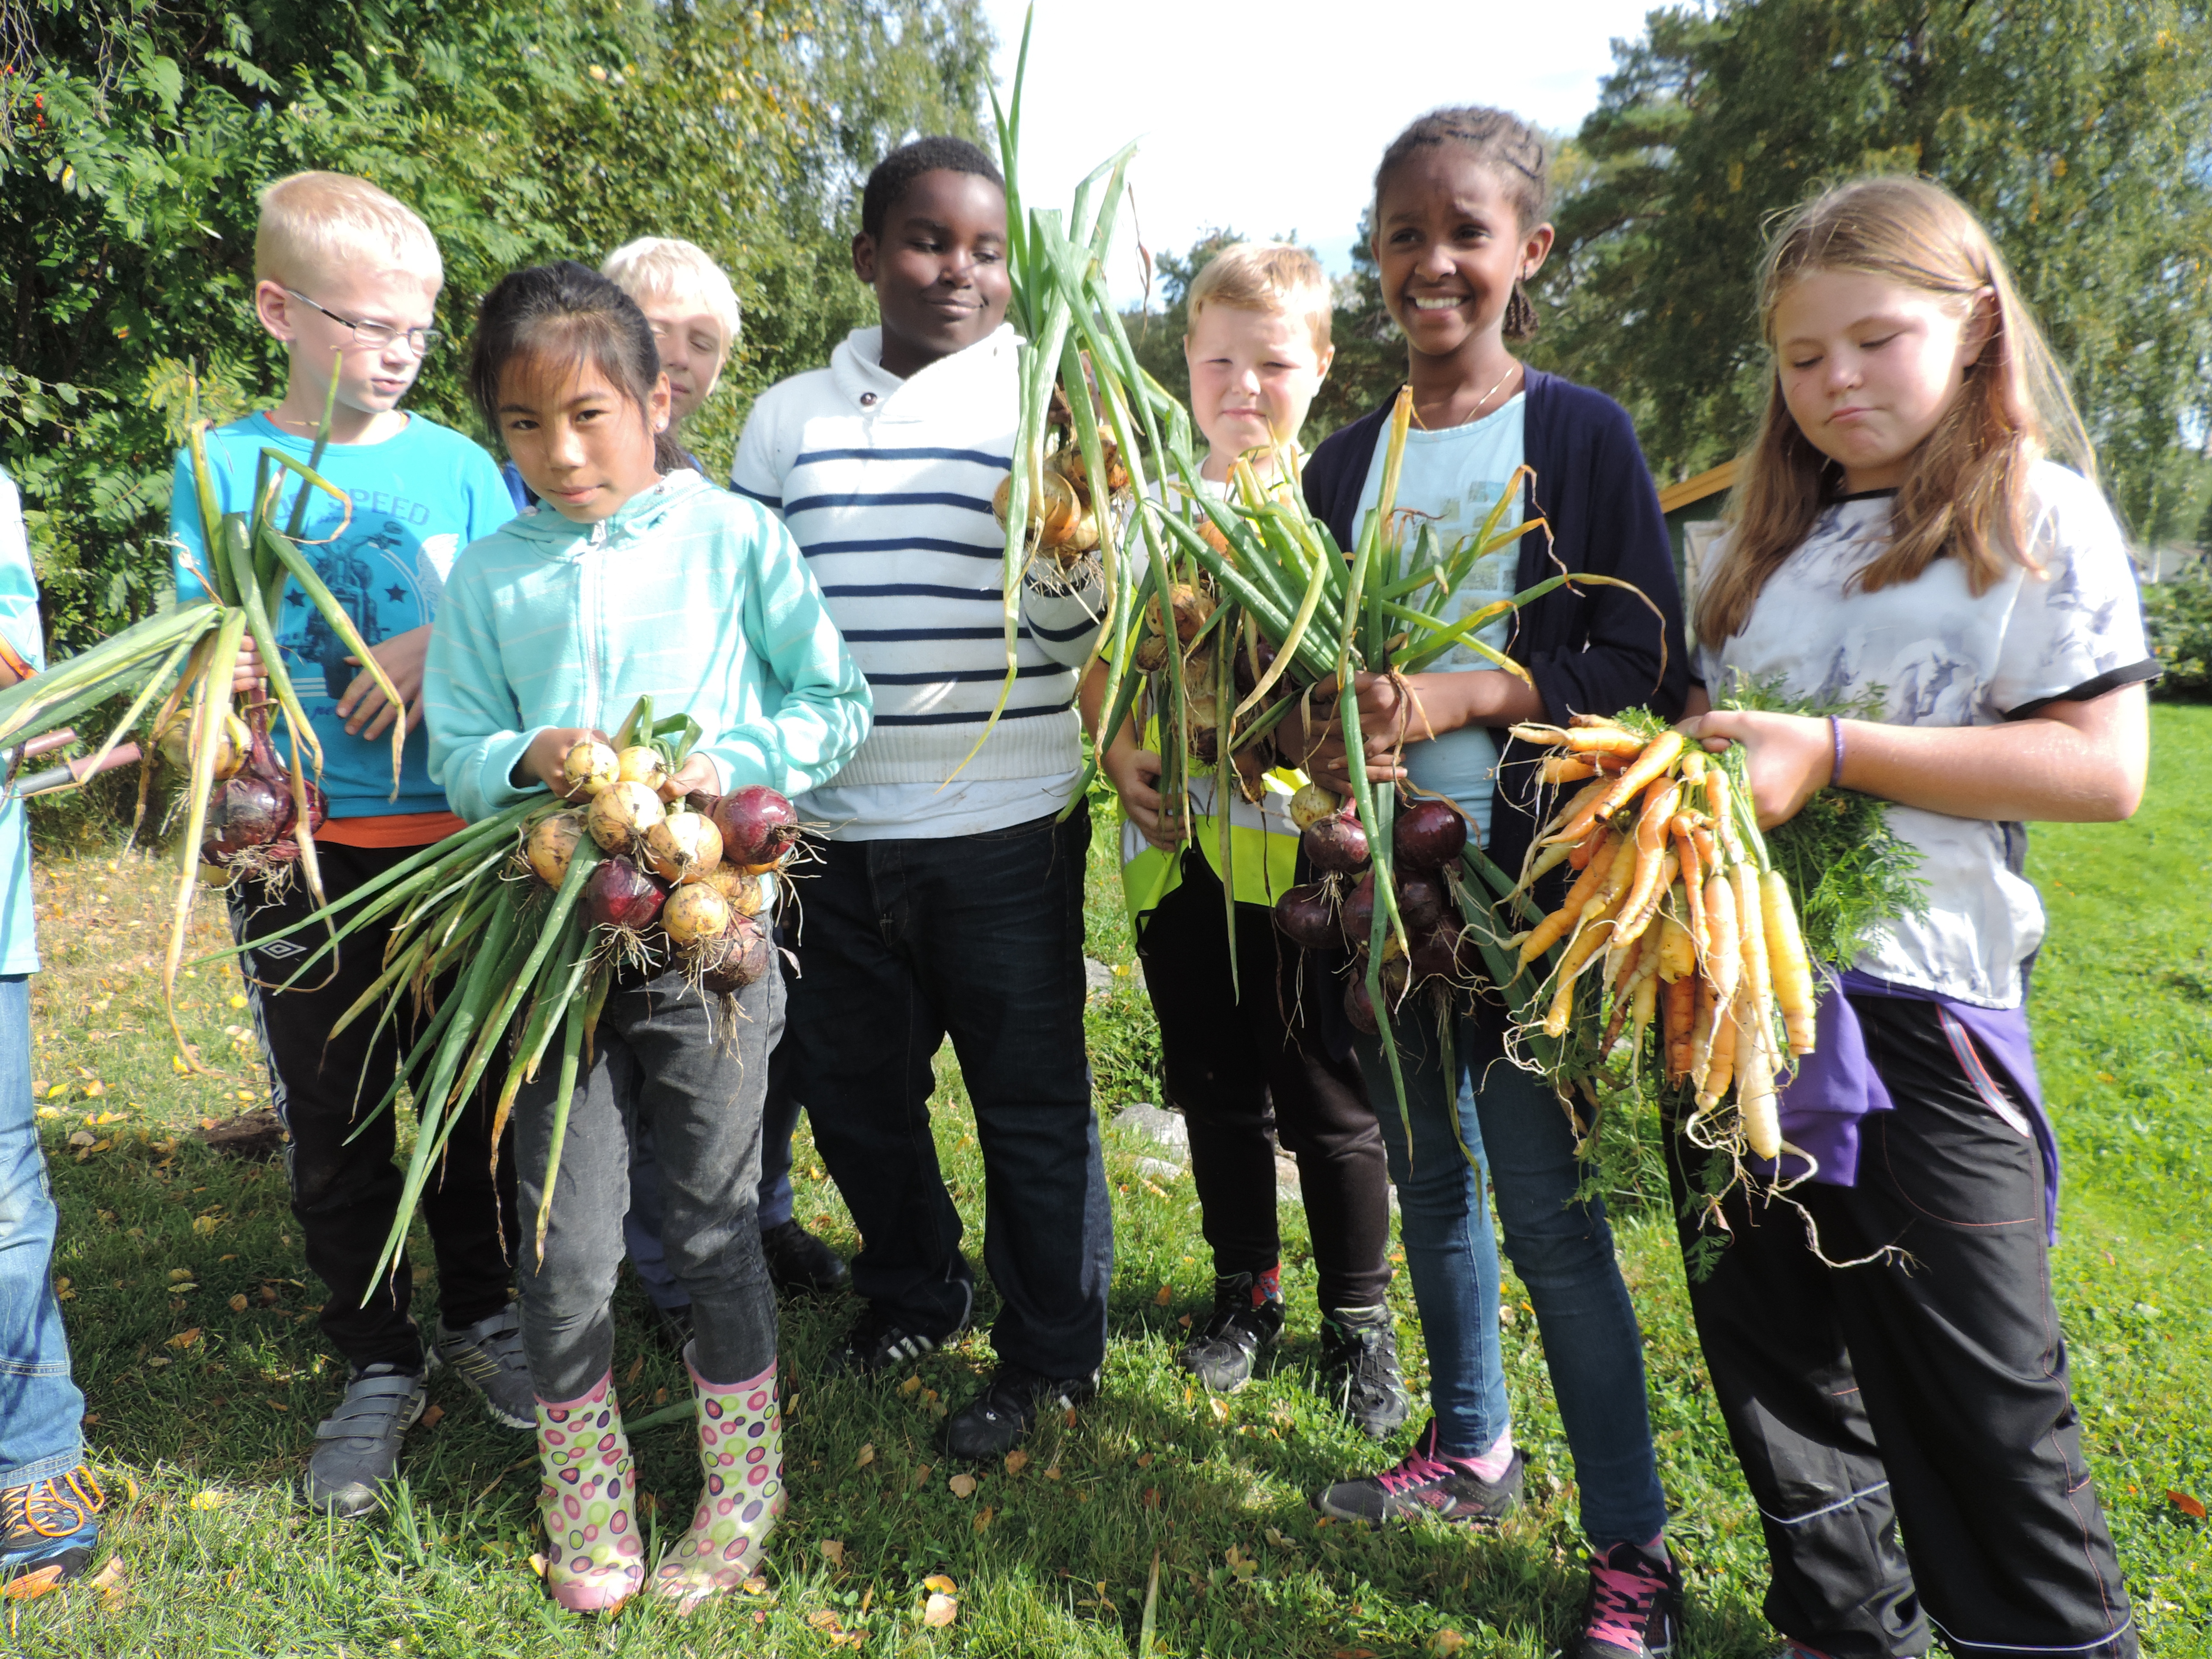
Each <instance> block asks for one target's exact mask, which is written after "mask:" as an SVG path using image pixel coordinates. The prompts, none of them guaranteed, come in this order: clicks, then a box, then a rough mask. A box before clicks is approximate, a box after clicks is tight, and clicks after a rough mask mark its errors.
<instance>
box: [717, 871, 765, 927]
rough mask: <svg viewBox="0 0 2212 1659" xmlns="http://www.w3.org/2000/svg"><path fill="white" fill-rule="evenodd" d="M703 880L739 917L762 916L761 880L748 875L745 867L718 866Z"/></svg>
mask: <svg viewBox="0 0 2212 1659" xmlns="http://www.w3.org/2000/svg"><path fill="white" fill-rule="evenodd" d="M702 879H703V880H704V881H705V882H706V884H707V885H708V886H709V887H711V888H713V889H714V890H715V891H716V892H718V893H720V895H721V896H722V897H723V898H724V899H725V900H726V902H728V904H729V907H730V908H731V909H732V910H734V911H736V912H737V913H738V915H741V916H757V915H759V914H760V911H761V903H762V899H761V883H760V878H759V877H758V876H755V875H749V874H747V873H746V872H745V869H744V866H742V865H737V864H718V865H716V866H714V868H713V869H711V870H709V871H708V872H707V873H706V875H705V876H704V877H703V878H702Z"/></svg>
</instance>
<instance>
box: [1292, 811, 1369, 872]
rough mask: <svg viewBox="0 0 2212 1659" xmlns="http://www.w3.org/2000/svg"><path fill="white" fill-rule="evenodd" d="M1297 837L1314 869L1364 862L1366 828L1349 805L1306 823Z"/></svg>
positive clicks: (1344, 868)
mask: <svg viewBox="0 0 2212 1659" xmlns="http://www.w3.org/2000/svg"><path fill="white" fill-rule="evenodd" d="M1298 841H1299V844H1300V845H1301V846H1303V847H1304V848H1305V854H1306V857H1307V858H1308V859H1309V860H1311V862H1312V864H1313V867H1314V868H1315V869H1316V870H1328V871H1335V872H1350V871H1353V870H1357V869H1359V868H1361V867H1362V866H1364V865H1365V864H1366V862H1367V831H1366V830H1365V829H1362V828H1361V827H1360V823H1359V815H1358V813H1356V812H1354V811H1351V810H1350V809H1349V808H1347V809H1346V810H1345V811H1341V812H1339V813H1337V814H1336V815H1335V816H1334V817H1326V818H1322V819H1320V820H1318V821H1317V822H1316V823H1310V824H1308V825H1307V826H1306V827H1305V832H1304V834H1303V835H1302V836H1299V837H1298Z"/></svg>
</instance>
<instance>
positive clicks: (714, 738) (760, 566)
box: [700, 513, 874, 795]
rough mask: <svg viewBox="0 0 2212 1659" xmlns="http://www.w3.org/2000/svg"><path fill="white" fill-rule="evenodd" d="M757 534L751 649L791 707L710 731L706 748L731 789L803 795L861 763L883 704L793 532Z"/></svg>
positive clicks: (747, 602) (747, 619)
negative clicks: (876, 709)
mask: <svg viewBox="0 0 2212 1659" xmlns="http://www.w3.org/2000/svg"><path fill="white" fill-rule="evenodd" d="M754 526H755V527H754V529H753V530H752V532H751V538H750V539H751V543H752V545H751V549H750V554H751V556H750V573H749V575H748V578H747V580H746V584H745V599H744V612H743V625H744V630H745V642H746V646H747V648H748V649H749V650H750V651H752V652H754V653H757V654H758V656H759V658H760V659H761V661H762V663H763V665H764V666H765V667H766V668H767V669H768V671H769V674H770V676H771V677H772V678H775V680H776V681H777V682H779V683H780V684H781V685H782V686H783V688H784V699H783V705H782V707H781V708H778V709H777V710H776V711H775V714H772V715H770V716H769V717H768V718H766V719H764V720H749V721H744V722H741V723H739V724H738V725H735V726H726V727H724V728H723V729H721V730H720V731H719V732H708V735H707V738H706V739H705V740H704V741H703V742H702V744H700V748H701V750H703V751H704V752H705V754H706V755H707V756H708V758H709V759H711V760H712V761H713V762H714V765H715V768H716V769H717V770H718V771H719V772H720V774H721V787H722V788H723V789H724V790H725V791H727V790H732V789H740V788H743V787H745V786H747V785H749V784H755V783H764V784H766V785H768V786H769V787H770V788H771V789H775V790H776V791H778V792H780V793H783V794H786V795H798V794H803V793H805V792H806V791H807V790H809V789H811V788H813V787H815V786H816V785H817V784H820V783H826V782H828V781H829V780H830V779H831V778H833V777H835V776H836V775H837V773H838V771H839V770H840V769H842V768H843V766H844V764H845V763H846V762H847V761H848V760H850V759H851V758H852V757H853V754H854V751H855V750H858V749H859V748H860V744H861V742H862V741H863V740H864V739H865V738H866V737H867V735H868V725H869V720H870V715H871V711H872V708H873V706H874V705H873V703H872V700H871V698H870V696H869V693H868V682H867V680H866V677H865V676H863V675H862V674H861V672H860V669H859V668H858V667H856V666H855V665H854V662H853V659H852V656H851V655H850V653H848V652H847V651H846V649H845V641H844V637H843V635H841V634H839V633H838V632H837V624H836V623H834V622H832V621H831V620H830V617H829V606H828V605H824V604H823V599H822V590H821V588H820V587H819V586H817V585H816V583H815V580H814V573H813V572H812V571H811V570H809V569H808V568H806V561H805V558H804V557H803V556H801V555H800V553H799V544H797V543H796V542H794V541H793V540H792V539H791V532H789V531H787V530H786V529H785V528H784V527H783V523H782V521H781V520H779V519H775V518H772V517H770V516H769V515H768V514H766V513H763V514H760V515H759V516H758V517H757V519H756V520H754ZM733 533H744V532H733Z"/></svg>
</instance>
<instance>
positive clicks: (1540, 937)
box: [1521, 830, 1613, 968]
mask: <svg viewBox="0 0 2212 1659" xmlns="http://www.w3.org/2000/svg"><path fill="white" fill-rule="evenodd" d="M1597 839H1600V840H1603V841H1610V840H1611V839H1612V832H1611V831H1610V830H1608V831H1607V832H1606V833H1605V835H1604V836H1601V837H1598V838H1597ZM1612 871H1613V858H1612V854H1610V853H1608V854H1607V855H1606V857H1605V858H1604V859H1603V860H1599V859H1595V858H1593V859H1592V860H1590V861H1589V866H1587V867H1586V868H1585V869H1584V870H1583V873H1582V878H1581V879H1580V880H1578V881H1577V882H1576V883H1575V884H1574V885H1573V886H1572V887H1571V888H1569V889H1568V890H1567V898H1566V902H1565V903H1564V904H1562V905H1560V906H1559V908H1558V909H1556V910H1554V911H1553V912H1552V914H1551V915H1548V916H1546V917H1545V918H1544V919H1543V921H1540V922H1538V923H1537V924H1536V926H1535V928H1534V931H1532V932H1531V933H1529V935H1528V938H1527V939H1522V941H1521V965H1522V967H1523V968H1526V967H1527V966H1528V964H1529V963H1532V962H1534V961H1535V959H1536V958H1537V957H1541V956H1542V955H1543V954H1544V952H1545V951H1548V950H1550V949H1551V948H1552V947H1553V945H1556V944H1558V943H1559V940H1560V939H1564V938H1565V936H1566V932H1567V929H1569V928H1570V927H1573V926H1574V925H1575V924H1576V923H1577V921H1581V920H1582V915H1583V906H1584V905H1585V904H1588V903H1589V902H1590V900H1591V899H1593V898H1595V896H1597V890H1598V889H1599V888H1601V887H1602V886H1604V885H1605V880H1606V878H1607V876H1608V875H1610V874H1611V873H1612Z"/></svg>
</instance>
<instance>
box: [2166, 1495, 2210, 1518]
mask: <svg viewBox="0 0 2212 1659" xmlns="http://www.w3.org/2000/svg"><path fill="white" fill-rule="evenodd" d="M2166 1502H2167V1503H2169V1504H2172V1505H2173V1507H2174V1508H2176V1509H2178V1510H2180V1511H2181V1512H2182V1513H2183V1514H2184V1515H2185V1516H2188V1517H2189V1518H2190V1519H2191V1520H2192V1521H2202V1520H2203V1518H2204V1500H2203V1499H2202V1498H2191V1496H2190V1495H2189V1494H2188V1493H2187V1492H2167V1493H2166Z"/></svg>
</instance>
